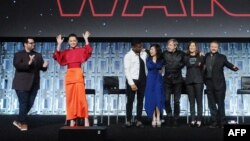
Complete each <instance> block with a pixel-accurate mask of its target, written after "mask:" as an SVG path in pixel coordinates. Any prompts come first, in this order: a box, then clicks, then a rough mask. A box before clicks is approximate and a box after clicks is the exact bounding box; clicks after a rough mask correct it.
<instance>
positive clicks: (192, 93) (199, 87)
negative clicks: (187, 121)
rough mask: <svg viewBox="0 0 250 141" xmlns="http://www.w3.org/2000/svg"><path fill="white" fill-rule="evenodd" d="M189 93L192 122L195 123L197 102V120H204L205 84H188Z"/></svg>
mask: <svg viewBox="0 0 250 141" xmlns="http://www.w3.org/2000/svg"><path fill="white" fill-rule="evenodd" d="M187 92H188V98H189V103H190V114H191V120H192V121H195V101H196V103H197V120H198V121H201V120H202V107H203V106H202V94H203V83H192V84H187Z"/></svg>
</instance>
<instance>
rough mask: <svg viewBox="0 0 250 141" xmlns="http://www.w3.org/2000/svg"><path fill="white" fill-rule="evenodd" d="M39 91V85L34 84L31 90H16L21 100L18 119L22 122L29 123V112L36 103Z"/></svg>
mask: <svg viewBox="0 0 250 141" xmlns="http://www.w3.org/2000/svg"><path fill="white" fill-rule="evenodd" d="M37 91H38V85H35V86H33V87H32V89H31V90H30V91H22V90H16V94H17V97H18V101H19V115H18V121H19V122H20V123H22V124H26V123H27V114H28V112H29V111H30V109H31V108H32V106H33V104H34V101H35V99H36V95H37Z"/></svg>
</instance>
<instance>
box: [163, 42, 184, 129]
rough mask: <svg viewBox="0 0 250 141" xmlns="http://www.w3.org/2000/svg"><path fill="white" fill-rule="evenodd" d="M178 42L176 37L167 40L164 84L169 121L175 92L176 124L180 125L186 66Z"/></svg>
mask: <svg viewBox="0 0 250 141" xmlns="http://www.w3.org/2000/svg"><path fill="white" fill-rule="evenodd" d="M177 48H178V42H177V40H175V39H170V40H168V42H167V50H166V51H164V52H163V58H164V61H165V74H164V85H165V95H166V113H167V117H168V119H167V122H168V123H169V124H170V123H171V121H170V120H171V119H172V116H173V115H172V109H171V105H170V102H171V99H170V98H171V94H172V93H173V94H174V126H178V119H179V114H180V97H181V89H182V83H183V78H182V72H181V70H182V68H183V67H184V65H185V64H184V57H185V53H184V52H182V51H180V50H177Z"/></svg>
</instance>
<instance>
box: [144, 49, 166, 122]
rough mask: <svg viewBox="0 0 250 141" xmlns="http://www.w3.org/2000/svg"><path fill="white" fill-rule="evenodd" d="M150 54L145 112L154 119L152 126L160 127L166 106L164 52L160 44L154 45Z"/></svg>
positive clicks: (147, 62)
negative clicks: (161, 116) (162, 55)
mask: <svg viewBox="0 0 250 141" xmlns="http://www.w3.org/2000/svg"><path fill="white" fill-rule="evenodd" d="M149 53H150V56H149V57H148V58H147V60H146V66H147V69H148V74H147V82H146V89H145V110H146V113H147V115H148V117H149V118H151V119H152V126H153V127H156V126H157V127H160V126H161V120H160V115H161V113H162V112H163V108H164V106H165V105H164V101H165V98H164V93H163V77H162V67H163V59H162V58H161V54H162V51H161V48H160V46H159V45H158V44H153V45H151V47H150V50H149Z"/></svg>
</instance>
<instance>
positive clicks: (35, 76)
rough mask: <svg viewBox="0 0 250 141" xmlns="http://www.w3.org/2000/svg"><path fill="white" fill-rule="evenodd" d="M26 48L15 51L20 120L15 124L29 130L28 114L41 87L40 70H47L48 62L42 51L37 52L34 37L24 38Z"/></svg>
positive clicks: (15, 87) (21, 128)
mask: <svg viewBox="0 0 250 141" xmlns="http://www.w3.org/2000/svg"><path fill="white" fill-rule="evenodd" d="M23 45H24V50H22V51H19V52H17V53H15V55H14V59H13V65H14V67H15V69H16V71H15V76H14V80H13V84H12V88H13V89H15V91H16V94H17V97H18V101H19V115H18V120H15V121H14V122H13V124H14V125H15V126H16V127H17V128H19V129H20V130H21V131H27V130H28V125H27V114H28V112H29V111H30V109H31V107H32V105H33V104H34V101H35V98H36V95H37V91H38V89H39V87H40V70H42V71H46V70H47V67H48V62H47V61H45V62H44V60H43V58H42V55H41V54H40V53H37V52H35V51H34V50H33V49H34V48H35V41H34V39H33V38H26V39H25V40H24V43H23Z"/></svg>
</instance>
